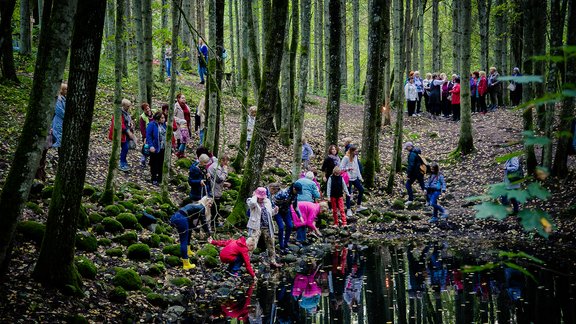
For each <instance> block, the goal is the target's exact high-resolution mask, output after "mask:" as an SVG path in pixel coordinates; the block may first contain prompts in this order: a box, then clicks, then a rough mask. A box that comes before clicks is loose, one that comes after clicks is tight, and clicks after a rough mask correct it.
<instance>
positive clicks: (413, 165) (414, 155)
mask: <svg viewBox="0 0 576 324" xmlns="http://www.w3.org/2000/svg"><path fill="white" fill-rule="evenodd" d="M404 149H405V150H407V151H408V167H407V168H406V173H407V174H408V180H406V190H407V191H408V201H406V204H411V203H412V202H413V201H414V192H413V191H412V184H413V183H414V181H416V180H418V184H420V188H421V189H422V191H424V195H426V189H425V187H424V175H423V174H422V172H420V165H421V164H422V159H421V158H420V153H421V151H420V149H419V148H417V147H414V144H413V143H412V142H406V143H405V144H404Z"/></svg>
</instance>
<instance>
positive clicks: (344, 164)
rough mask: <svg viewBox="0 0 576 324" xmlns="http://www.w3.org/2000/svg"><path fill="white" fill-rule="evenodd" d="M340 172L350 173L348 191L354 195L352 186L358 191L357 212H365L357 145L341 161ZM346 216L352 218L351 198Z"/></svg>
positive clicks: (348, 199)
mask: <svg viewBox="0 0 576 324" xmlns="http://www.w3.org/2000/svg"><path fill="white" fill-rule="evenodd" d="M340 170H341V171H342V172H348V177H349V179H350V180H349V182H348V191H349V192H350V193H352V186H354V187H356V189H358V200H357V207H356V211H357V212H359V211H362V210H365V209H366V207H362V195H363V194H364V187H363V186H362V181H364V179H362V173H360V165H359V164H358V147H357V146H356V145H352V146H350V148H349V149H348V152H346V155H344V157H343V158H342V161H340ZM346 209H347V211H346V215H347V216H352V210H351V209H350V196H346Z"/></svg>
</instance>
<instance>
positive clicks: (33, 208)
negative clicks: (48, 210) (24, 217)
mask: <svg viewBox="0 0 576 324" xmlns="http://www.w3.org/2000/svg"><path fill="white" fill-rule="evenodd" d="M26 208H28V209H30V210H31V211H32V212H33V213H34V214H35V215H42V214H44V211H43V210H42V208H40V206H38V204H37V203H35V202H33V201H28V202H26Z"/></svg>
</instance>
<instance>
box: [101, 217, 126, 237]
mask: <svg viewBox="0 0 576 324" xmlns="http://www.w3.org/2000/svg"><path fill="white" fill-rule="evenodd" d="M102 225H103V226H104V228H105V229H106V232H109V233H120V232H123V231H124V226H122V223H120V222H119V221H117V220H115V219H114V218H112V217H105V218H104V219H102Z"/></svg>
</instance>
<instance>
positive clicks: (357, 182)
mask: <svg viewBox="0 0 576 324" xmlns="http://www.w3.org/2000/svg"><path fill="white" fill-rule="evenodd" d="M352 186H354V187H356V189H358V200H357V205H361V204H362V195H364V187H363V186H362V182H361V181H360V179H356V180H354V181H352V180H350V182H349V183H348V191H349V192H350V194H352ZM350 203H351V202H350V196H346V209H350Z"/></svg>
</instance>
